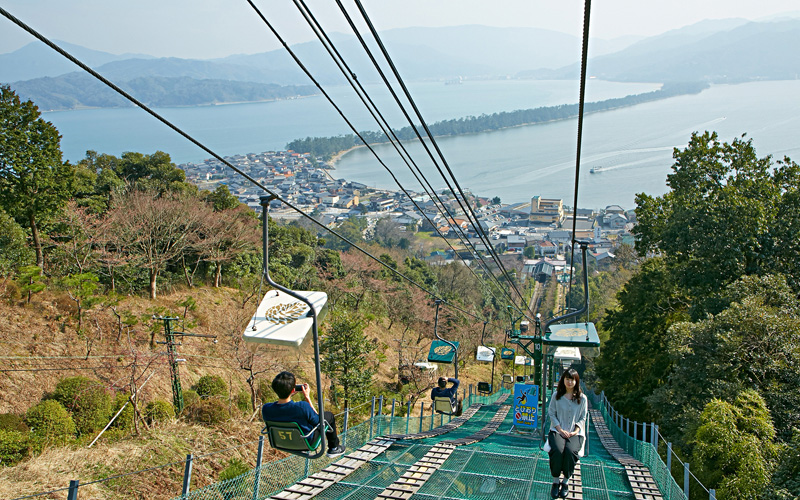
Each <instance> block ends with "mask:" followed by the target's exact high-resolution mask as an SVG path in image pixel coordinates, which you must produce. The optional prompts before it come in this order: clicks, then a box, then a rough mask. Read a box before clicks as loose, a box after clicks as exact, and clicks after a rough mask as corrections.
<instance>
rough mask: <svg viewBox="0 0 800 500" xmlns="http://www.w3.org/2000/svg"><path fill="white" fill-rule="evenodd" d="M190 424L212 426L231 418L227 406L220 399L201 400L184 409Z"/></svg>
mask: <svg viewBox="0 0 800 500" xmlns="http://www.w3.org/2000/svg"><path fill="white" fill-rule="evenodd" d="M186 412H187V413H186V415H187V416H188V417H189V419H190V420H191V421H192V422H196V423H198V424H205V425H214V424H218V423H220V422H224V421H226V420H228V419H229V418H231V415H230V412H229V411H228V404H227V403H226V402H225V401H224V400H223V399H222V398H208V399H201V400H199V401H198V402H197V403H195V404H193V405H192V406H190V407H187V409H186Z"/></svg>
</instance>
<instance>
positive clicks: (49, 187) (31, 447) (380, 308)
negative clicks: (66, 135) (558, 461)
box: [0, 87, 503, 498]
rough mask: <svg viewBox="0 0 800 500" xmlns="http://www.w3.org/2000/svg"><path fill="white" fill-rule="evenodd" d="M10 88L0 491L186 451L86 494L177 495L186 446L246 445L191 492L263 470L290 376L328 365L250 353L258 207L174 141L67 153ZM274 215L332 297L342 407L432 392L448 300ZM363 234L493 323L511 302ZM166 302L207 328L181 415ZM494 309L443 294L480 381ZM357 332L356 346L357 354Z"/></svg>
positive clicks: (302, 279) (3, 164)
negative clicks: (80, 156) (177, 150)
mask: <svg viewBox="0 0 800 500" xmlns="http://www.w3.org/2000/svg"><path fill="white" fill-rule="evenodd" d="M0 91H1V92H2V95H0V111H2V115H1V116H3V122H2V127H3V134H2V135H0V138H1V139H0V207H1V208H2V211H0V248H2V252H1V253H0V297H1V298H2V300H1V301H0V343H2V345H3V346H4V353H5V355H4V357H3V358H2V360H0V366H2V368H0V369H3V370H4V371H5V375H6V376H5V377H3V378H2V379H0V464H2V468H0V496H2V497H3V498H13V497H16V496H20V495H23V494H34V493H39V492H43V491H48V490H50V489H57V488H63V487H65V486H66V485H67V484H68V483H69V480H71V479H76V478H78V479H80V480H81V481H82V482H83V483H85V482H88V481H92V480H102V479H104V478H108V477H111V476H115V475H117V474H122V473H126V472H134V471H139V470H143V469H147V468H151V467H156V466H162V465H165V464H170V463H172V462H177V465H176V464H173V465H170V466H168V467H160V468H158V469H157V470H154V471H150V472H147V473H142V474H144V475H142V476H139V475H136V474H134V475H133V476H129V477H126V478H121V479H113V480H109V481H102V482H100V483H97V484H95V485H91V486H88V487H85V488H82V489H81V498H84V492H85V495H91V496H86V497H87V498H119V497H121V496H128V497H130V496H134V497H136V498H172V497H174V496H175V495H176V494H178V493H179V491H180V481H181V475H182V470H183V466H182V464H181V461H182V460H183V459H184V458H185V456H186V454H187V453H193V454H195V455H205V454H207V453H210V452H216V451H218V450H224V449H228V448H231V447H234V448H235V449H234V450H230V451H226V452H224V453H214V454H212V455H211V456H209V457H207V458H205V459H204V460H202V461H198V462H197V464H196V465H195V476H194V477H195V480H194V483H193V488H196V487H199V486H203V485H205V484H209V483H211V482H214V481H216V480H218V478H219V477H220V476H221V475H223V476H224V475H226V474H233V472H232V471H234V470H239V468H241V467H252V465H253V464H254V460H255V444H254V441H255V440H256V439H257V437H258V431H259V430H260V428H261V426H260V422H259V417H258V412H257V410H258V408H259V407H260V404H261V403H262V402H265V401H271V400H274V399H275V396H274V394H273V393H272V391H271V389H270V388H269V382H270V381H271V380H272V377H274V375H275V374H276V373H277V372H279V371H281V370H291V371H293V372H294V373H296V374H297V376H298V377H299V378H300V380H302V381H309V382H313V379H314V376H313V375H314V367H313V364H312V363H311V360H312V359H313V355H312V351H311V346H310V345H309V343H307V344H306V345H305V346H304V347H303V348H302V349H299V350H297V349H289V348H280V347H267V346H262V347H260V348H258V349H251V348H249V346H247V345H245V343H244V342H243V341H242V332H243V331H244V329H245V328H246V327H247V324H248V322H249V320H250V318H251V316H252V314H253V312H254V310H255V306H256V304H257V303H258V302H259V301H260V299H261V297H262V296H263V294H264V293H266V291H267V289H268V288H267V287H266V286H265V285H264V283H263V282H262V280H261V268H262V256H261V249H260V246H261V245H260V235H261V226H260V221H259V217H258V216H257V215H256V214H255V213H253V212H252V211H251V210H250V209H248V208H247V207H245V206H242V205H240V204H239V202H238V200H237V199H236V198H235V197H233V196H232V195H231V194H230V193H229V192H228V191H227V189H226V188H225V187H224V186H223V187H220V188H219V189H217V190H216V191H214V192H204V191H199V190H198V189H197V188H196V187H195V186H193V185H190V184H188V183H186V182H185V178H184V174H183V171H181V170H180V169H178V168H176V167H175V165H174V164H173V163H172V162H171V161H170V159H169V156H168V155H166V154H164V153H162V152H156V153H153V154H141V153H125V154H123V155H122V156H121V157H114V156H110V155H98V154H96V153H94V152H89V153H88V154H87V156H86V158H85V159H84V160H82V161H81V162H79V163H78V164H76V165H71V164H69V163H64V162H62V161H61V154H60V150H59V146H58V133H57V131H56V130H55V128H54V127H53V126H52V125H51V124H49V123H47V122H45V121H43V120H41V118H40V117H39V113H38V110H37V109H36V107H35V106H34V105H33V104H32V103H30V102H21V101H20V100H19V99H18V98H17V96H16V95H15V94H14V93H13V92H12V91H11V90H10V89H9V88H8V87H0ZM269 224H270V240H269V248H270V260H269V265H270V272H271V275H272V276H273V278H274V279H275V280H276V281H278V282H279V283H283V284H285V285H287V286H289V287H291V288H294V289H300V290H308V289H317V290H323V291H325V292H327V293H328V295H329V307H330V312H329V315H328V317H327V319H326V320H325V322H324V324H323V326H322V334H323V341H322V352H323V356H324V357H325V359H326V360H333V359H336V360H337V361H338V362H337V363H328V364H327V365H325V366H324V367H323V370H324V378H323V387H324V388H325V397H326V399H327V401H328V402H329V406H328V409H331V410H332V411H334V412H340V411H342V410H343V408H344V406H345V404H348V405H349V406H350V407H351V408H353V409H354V410H353V412H352V414H351V418H352V419H351V422H350V423H351V425H353V424H355V423H357V422H359V421H360V420H362V419H363V418H364V417H365V416H366V412H368V411H369V407H368V406H365V404H364V403H365V402H367V401H369V400H370V398H371V397H372V396H374V395H381V394H383V395H385V396H386V398H387V401H390V400H391V399H396V400H397V402H398V404H399V405H400V406H398V407H399V408H405V403H407V402H411V403H416V402H417V401H420V400H427V398H428V392H429V389H430V387H431V383H432V379H431V378H430V377H431V376H430V375H429V374H426V373H423V372H421V371H418V370H412V369H410V368H409V367H410V365H412V364H413V363H414V362H416V361H419V360H421V359H424V358H425V357H426V354H427V351H428V348H429V346H430V340H431V337H432V335H433V334H432V330H433V312H434V309H433V305H432V303H431V301H430V295H428V293H426V292H424V291H422V290H420V289H419V288H415V287H413V286H409V285H408V284H407V282H405V281H404V280H401V279H399V278H398V276H397V275H396V274H394V273H392V272H391V271H389V269H387V267H383V266H381V265H379V264H378V263H377V262H375V261H374V260H372V259H370V258H368V257H366V256H365V255H363V254H362V253H360V252H357V251H355V250H353V249H350V250H346V249H342V250H334V249H331V248H326V246H325V244H326V241H325V239H324V238H321V237H320V236H319V235H317V234H315V233H312V232H310V231H308V230H306V229H303V228H301V227H299V226H279V225H277V224H275V223H274V222H273V221H271V220H270V221H269ZM361 241H362V243H363V244H364V245H366V246H368V247H369V249H370V251H372V252H373V253H375V254H378V255H380V259H381V262H383V263H385V264H386V265H387V266H388V268H392V269H396V270H397V271H399V272H402V273H403V274H405V275H406V276H408V277H410V278H412V279H413V280H414V281H415V282H417V283H420V284H423V286H425V287H426V288H427V289H429V290H431V291H435V292H436V293H437V294H438V295H440V296H442V297H444V298H445V299H447V301H448V303H450V304H453V305H456V306H457V307H459V308H461V309H464V310H465V311H468V312H472V313H473V314H475V316H476V317H477V318H480V317H489V318H491V319H494V318H496V317H497V311H499V310H501V308H502V307H503V305H501V304H497V303H495V299H494V295H498V293H497V291H496V290H492V289H490V288H488V285H485V284H483V283H481V281H480V280H478V279H477V278H476V277H475V276H474V275H472V274H471V273H470V272H469V271H468V270H467V269H466V268H465V267H463V266H462V265H457V264H451V265H446V266H438V267H431V266H429V265H428V264H427V263H425V262H424V261H422V260H420V259H418V258H416V257H415V256H413V255H410V254H408V253H406V252H405V251H402V250H401V249H400V248H381V247H379V246H377V245H375V244H372V246H370V244H369V243H367V242H363V240H361ZM493 294H494V295H493ZM164 316H169V317H177V318H179V319H178V320H177V323H176V324H175V325H174V328H176V329H178V330H180V331H187V332H191V333H197V334H201V335H206V336H208V337H185V338H182V339H180V345H179V346H178V347H177V350H178V356H177V357H179V358H181V359H183V360H185V361H184V362H181V363H180V364H178V371H179V373H180V379H181V385H182V388H183V391H182V393H183V403H184V408H183V410H181V409H180V408H179V407H178V405H177V404H173V403H176V400H175V399H174V397H173V396H174V395H173V391H172V381H171V376H170V369H169V363H168V357H167V355H166V347H165V346H164V345H163V343H160V342H163V341H164V340H165V338H164V324H163V320H161V319H160V318H161V317H164ZM476 317H471V316H466V315H464V314H462V313H460V312H458V311H457V310H456V309H455V308H450V307H447V306H445V307H444V308H443V310H442V312H441V314H440V319H439V332H440V334H441V335H443V336H445V337H446V338H452V339H454V340H457V341H459V342H460V343H461V346H462V352H463V353H464V355H463V357H462V358H460V365H461V366H460V368H461V370H462V371H460V373H459V375H460V377H461V379H462V382H463V383H465V384H468V383H474V382H477V381H478V380H488V379H489V377H490V376H491V373H489V371H488V370H489V368H488V367H487V366H486V365H477V364H476V363H474V362H472V361H471V359H473V356H474V352H475V349H476V346H477V344H478V342H479V340H480V331H481V329H482V327H483V323H482V321H479V320H478V319H476ZM500 328H501V325H500V323H497V322H494V323H493V324H492V328H490V330H489V331H488V332H487V333H488V334H489V335H488V339H487V340H490V339H493V338H494V339H495V340H496V341H497V340H499V338H500V336H499V334H500V333H501V330H500ZM212 336H213V338H212ZM341 342H350V343H352V344H351V345H355V346H358V350H357V352H358V355H357V356H354V355H348V354H347V353H348V352H353V351H351V350H343V349H341V348H340V347H338V346H339V345H341ZM345 366H346V367H349V368H350V374H348V373H345V372H343V371H342V367H345ZM498 370H500V368H498ZM442 372H443V373H445V374H452V370H448V369H447V368H445V367H443V369H442ZM352 373H357V374H358V376H356V377H353V376H352ZM401 375H402V377H401ZM498 377H499V375H498ZM401 378H403V381H404V382H405V383H400V379H401ZM465 387H466V385H465ZM120 410H121V413H120V415H119V417H118V418H117V419H116V420H115V421H114V423H113V424H112V426H111V427H110V429H109V430H108V431H106V432H105V433H104V434H103V435H102V437H101V438H100V440H99V441H98V442H97V443H96V444H94V445H93V446H92V448H87V446H88V445H89V444H90V443H91V442H92V441H93V440H94V439H95V437H96V436H97V435H98V434H100V431H101V430H102V428H103V427H104V426H105V424H106V423H108V422H109V421H110V420H111V417H112V416H113V415H114V414H116V413H117V412H118V411H120ZM239 445H242V446H241V447H239V448H236V447H237V446H239ZM278 456H280V454H275V453H274V452H270V453H269V454H268V456H267V457H266V459H267V460H270V459H274V458H277V457H278Z"/></svg>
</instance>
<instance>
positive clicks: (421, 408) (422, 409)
mask: <svg viewBox="0 0 800 500" xmlns="http://www.w3.org/2000/svg"><path fill="white" fill-rule="evenodd" d="M431 404H433V403H431ZM423 418H425V401H420V406H419V432H422V419H423Z"/></svg>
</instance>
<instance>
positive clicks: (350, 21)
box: [300, 0, 524, 314]
mask: <svg viewBox="0 0 800 500" xmlns="http://www.w3.org/2000/svg"><path fill="white" fill-rule="evenodd" d="M300 1H301V2H302V1H303V0H300ZM336 4H337V5H338V6H339V10H341V12H342V14H343V15H344V17H345V19H346V20H347V22H348V24H349V25H350V28H351V29H352V31H353V34H355V36H356V37H357V38H358V40H359V42H360V43H361V47H362V48H363V49H364V52H365V53H366V54H367V56H368V57H369V59H370V61H371V62H372V65H373V66H374V67H375V69H376V71H377V72H378V74H379V75H380V77H381V79H382V80H383V83H384V86H385V87H386V88H387V89H388V90H389V92H390V93H391V95H392V97H393V98H394V100H395V103H396V104H397V106H398V108H399V109H400V111H401V112H402V113H403V116H404V117H405V118H406V121H407V122H408V124H409V125H410V128H411V129H412V130H414V133H415V134H416V135H417V138H418V139H419V140H420V142H421V143H422V144H423V146H424V147H425V149H426V150H427V151H428V156H429V157H430V158H431V159H432V160H433V156H432V155H431V153H430V150H429V149H428V148H427V146H426V145H425V141H423V140H422V137H421V135H420V134H419V131H418V130H417V128H416V126H415V125H414V123H413V120H412V119H411V117H410V116H409V114H408V112H407V110H406V108H405V106H404V105H403V104H402V102H401V101H400V98H399V97H398V95H397V93H396V92H395V90H394V87H393V86H392V85H391V84H390V83H389V80H388V78H386V73H385V72H384V71H383V69H382V68H381V66H380V64H378V61H377V60H376V59H375V56H374V55H373V53H372V50H370V48H369V46H368V45H367V43H366V41H365V40H364V37H363V36H361V32H360V31H359V30H358V28H357V27H356V25H355V23H354V22H353V19H352V17H351V16H350V14H349V13H348V12H347V9H345V8H344V5H342V3H341V1H340V0H336ZM389 130H391V131H392V135H393V136H394V137H395V139H396V140H397V142H398V143H399V144H400V146H401V147H402V148H403V150H404V151H405V147H403V146H402V141H400V139H399V138H397V136H396V134H395V133H394V130H392V128H391V127H389ZM390 141H391V139H390ZM406 154H408V152H406ZM401 156H402V155H401ZM409 159H411V156H410V155H409ZM411 163H412V164H413V166H414V168H416V170H417V172H418V173H419V175H420V176H421V177H422V178H423V179H424V180H425V183H426V184H427V187H428V189H425V185H423V184H422V182H421V181H420V180H419V178H417V181H418V182H420V185H422V188H423V189H425V192H426V193H427V194H428V196H431V192H432V193H433V196H432V197H431V201H433V197H435V198H436V200H437V201H438V203H439V205H441V208H439V206H438V205H437V207H436V208H437V209H438V210H439V212H440V213H442V214H444V212H446V213H447V216H448V217H449V220H451V221H455V215H453V213H452V212H451V211H450V209H449V208H448V207H447V205H446V204H445V203H444V202H443V201H442V199H441V198H440V197H439V195H438V193H436V190H435V189H434V188H433V186H432V185H431V183H430V181H429V180H428V178H427V177H426V176H425V174H424V173H422V171H421V169H420V168H419V166H417V164H416V163H415V162H414V161H413V160H411ZM434 164H435V160H434ZM406 165H408V162H406ZM409 168H411V166H409ZM412 173H413V171H412ZM415 177H416V175H415ZM451 192H453V191H452V190H451ZM453 196H454V197H455V198H456V200H457V199H458V197H457V196H456V195H455V193H453ZM434 205H436V201H434ZM467 219H468V220H469V222H470V224H472V225H473V226H475V225H474V224H473V223H472V220H470V219H469V217H467ZM477 231H478V229H477V227H476V233H477ZM437 232H438V231H437ZM455 234H456V236H458V238H459V240H460V241H461V243H462V244H464V247H465V248H466V247H467V246H469V247H470V248H471V249H472V251H473V255H475V256H476V257H477V258H478V260H479V261H480V262H481V263H482V264H483V268H484V269H485V271H486V272H487V273H489V275H490V276H491V277H492V279H493V280H494V281H495V283H497V285H498V287H499V288H500V290H502V291H503V292H504V293H505V295H506V296H507V297H508V299H509V302H510V303H511V305H512V306H513V307H514V308H515V309H517V311H519V312H522V311H521V310H520V309H519V308H518V307H517V305H516V304H514V299H513V298H512V297H511V294H510V293H509V292H508V290H507V289H506V288H505V287H504V286H503V285H502V284H501V283H500V281H499V280H498V279H497V277H495V276H494V273H493V272H492V271H491V270H490V269H489V265H488V264H487V263H486V261H485V260H484V258H483V256H482V255H481V254H480V253H479V252H478V250H477V249H476V248H475V246H474V245H473V244H472V242H470V241H469V237H468V235H466V234H464V232H463V229H462V228H461V227H460V226H456V227H455ZM462 236H463V237H462ZM479 239H480V237H479ZM445 241H447V240H445ZM481 241H482V242H484V245H485V244H486V242H485V241H484V240H481ZM450 248H452V246H450ZM490 248H491V244H490V245H488V246H487V249H490ZM453 251H454V252H455V249H453ZM493 257H494V256H493ZM499 268H501V266H498V269H499ZM492 296H494V293H492ZM523 314H524V313H523Z"/></svg>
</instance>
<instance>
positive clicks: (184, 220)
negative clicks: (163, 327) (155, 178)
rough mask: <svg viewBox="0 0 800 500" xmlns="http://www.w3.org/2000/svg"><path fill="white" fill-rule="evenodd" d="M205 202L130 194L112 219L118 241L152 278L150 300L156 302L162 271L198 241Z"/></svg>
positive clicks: (124, 198) (182, 197) (137, 192)
mask: <svg viewBox="0 0 800 500" xmlns="http://www.w3.org/2000/svg"><path fill="white" fill-rule="evenodd" d="M204 213H205V211H204V209H203V202H202V201H200V200H198V199H197V198H192V197H188V196H172V197H170V196H166V195H165V196H160V197H159V196H156V195H154V194H153V193H151V192H147V191H136V190H132V191H129V192H128V193H127V194H126V195H125V196H124V197H123V198H122V199H121V200H120V203H118V204H117V206H115V207H114V208H113V209H112V210H111V211H110V212H109V215H108V218H109V220H110V221H112V225H111V228H112V230H113V231H114V233H115V235H116V239H117V240H119V241H120V242H122V244H123V245H124V246H125V248H127V249H128V251H130V252H131V253H132V254H133V255H135V256H137V257H139V258H140V259H141V262H142V266H143V267H144V268H145V269H147V271H148V274H149V278H150V285H149V291H150V298H151V299H155V298H156V290H157V278H158V275H159V273H160V272H161V270H162V269H163V268H164V267H165V266H166V265H167V263H169V262H170V261H172V260H173V259H176V258H178V257H180V256H181V255H182V253H183V252H184V251H185V250H186V249H187V248H188V247H189V246H190V245H191V244H193V243H194V242H196V241H197V239H198V237H199V236H198V231H199V229H200V227H201V225H202V220H203V214H204Z"/></svg>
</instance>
